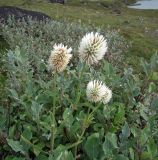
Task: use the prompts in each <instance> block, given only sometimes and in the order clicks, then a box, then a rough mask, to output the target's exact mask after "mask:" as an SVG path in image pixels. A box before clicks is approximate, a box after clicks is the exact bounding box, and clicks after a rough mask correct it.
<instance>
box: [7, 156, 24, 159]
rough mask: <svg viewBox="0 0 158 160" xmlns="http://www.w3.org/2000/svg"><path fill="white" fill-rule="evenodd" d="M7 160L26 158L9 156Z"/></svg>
mask: <svg viewBox="0 0 158 160" xmlns="http://www.w3.org/2000/svg"><path fill="white" fill-rule="evenodd" d="M5 160H25V158H22V157H15V156H7V157H6V158H5Z"/></svg>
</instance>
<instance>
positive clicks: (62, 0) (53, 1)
mask: <svg viewBox="0 0 158 160" xmlns="http://www.w3.org/2000/svg"><path fill="white" fill-rule="evenodd" d="M50 2H52V3H60V4H64V3H65V0H50Z"/></svg>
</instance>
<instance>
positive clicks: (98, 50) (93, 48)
mask: <svg viewBox="0 0 158 160" xmlns="http://www.w3.org/2000/svg"><path fill="white" fill-rule="evenodd" d="M107 49H108V47H107V41H106V39H105V38H104V36H102V35H100V34H99V33H98V32H96V33H93V32H91V33H88V34H86V35H85V36H84V37H83V38H82V40H81V42H80V46H79V58H80V60H81V61H82V62H85V63H86V64H87V65H92V64H94V63H98V61H99V60H101V59H102V58H103V57H104V55H105V53H106V52H107Z"/></svg>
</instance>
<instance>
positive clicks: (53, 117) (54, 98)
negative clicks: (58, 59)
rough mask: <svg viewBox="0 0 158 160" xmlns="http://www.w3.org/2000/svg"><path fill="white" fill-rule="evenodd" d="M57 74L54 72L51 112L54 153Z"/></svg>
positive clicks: (52, 147) (52, 148)
mask: <svg viewBox="0 0 158 160" xmlns="http://www.w3.org/2000/svg"><path fill="white" fill-rule="evenodd" d="M56 81H57V75H56V74H54V80H53V112H52V113H51V119H52V125H51V153H53V150H54V141H55V132H56V128H55V123H56V121H55V112H56V88H57V86H56V85H57V84H56Z"/></svg>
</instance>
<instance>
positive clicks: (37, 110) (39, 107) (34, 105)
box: [31, 101, 43, 121]
mask: <svg viewBox="0 0 158 160" xmlns="http://www.w3.org/2000/svg"><path fill="white" fill-rule="evenodd" d="M42 107H43V105H39V104H38V103H37V102H35V101H33V102H32V106H31V111H32V115H33V119H34V120H35V121H38V119H39V114H40V112H41V110H42Z"/></svg>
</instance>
